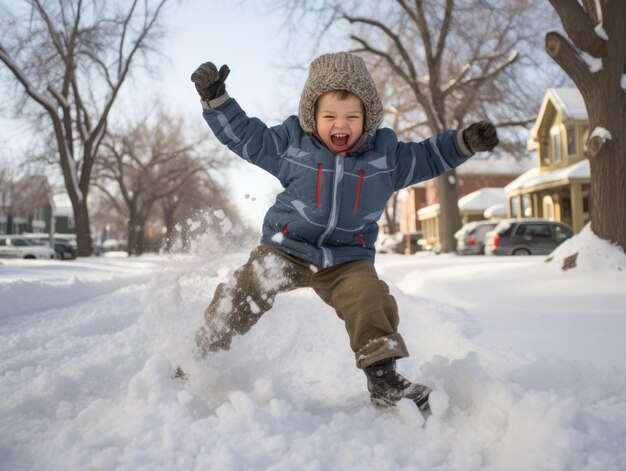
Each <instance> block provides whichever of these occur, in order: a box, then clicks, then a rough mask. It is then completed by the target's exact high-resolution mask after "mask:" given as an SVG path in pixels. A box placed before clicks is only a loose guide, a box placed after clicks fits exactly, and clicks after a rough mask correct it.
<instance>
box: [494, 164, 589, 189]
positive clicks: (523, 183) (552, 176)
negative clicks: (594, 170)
mask: <svg viewBox="0 0 626 471" xmlns="http://www.w3.org/2000/svg"><path fill="white" fill-rule="evenodd" d="M589 177H591V169H590V167H589V160H587V159H585V160H581V161H580V162H577V163H575V164H573V165H570V166H569V167H565V168H560V169H558V170H554V171H553V172H547V173H541V172H540V171H539V168H538V167H535V168H532V169H530V170H529V171H528V172H526V173H524V174H522V175H520V176H519V177H517V178H516V179H515V180H513V181H512V182H511V183H509V184H508V185H506V186H505V187H504V191H505V192H506V193H510V192H512V191H514V190H519V189H521V188H528V187H532V186H537V185H542V184H545V183H551V182H557V181H560V180H569V179H573V178H589Z"/></svg>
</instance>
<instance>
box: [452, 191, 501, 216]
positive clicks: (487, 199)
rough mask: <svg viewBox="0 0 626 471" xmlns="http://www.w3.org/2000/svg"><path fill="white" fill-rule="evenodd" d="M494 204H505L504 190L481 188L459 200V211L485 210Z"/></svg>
mask: <svg viewBox="0 0 626 471" xmlns="http://www.w3.org/2000/svg"><path fill="white" fill-rule="evenodd" d="M496 204H503V205H505V204H506V195H505V194H504V188H490V187H486V188H481V189H480V190H476V191H473V192H471V193H469V194H467V195H465V196H463V197H461V198H459V209H461V210H465V211H476V210H486V209H487V208H489V207H491V206H493V205H496Z"/></svg>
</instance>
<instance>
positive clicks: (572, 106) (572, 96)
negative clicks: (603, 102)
mask: <svg viewBox="0 0 626 471" xmlns="http://www.w3.org/2000/svg"><path fill="white" fill-rule="evenodd" d="M548 93H550V94H551V95H552V97H553V98H554V102H555V103H556V104H557V106H558V107H559V108H560V110H561V111H562V112H563V114H564V115H565V116H567V117H568V118H571V119H589V115H588V114H587V107H586V106H585V100H583V96H582V95H581V94H580V91H579V90H578V88H574V87H570V88H550V89H548Z"/></svg>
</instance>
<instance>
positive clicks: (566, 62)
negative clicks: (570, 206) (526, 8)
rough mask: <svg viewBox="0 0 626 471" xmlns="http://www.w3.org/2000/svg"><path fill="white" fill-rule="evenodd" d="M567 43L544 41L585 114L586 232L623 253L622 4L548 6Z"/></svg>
mask: <svg viewBox="0 0 626 471" xmlns="http://www.w3.org/2000/svg"><path fill="white" fill-rule="evenodd" d="M550 3H551V4H552V6H553V7H554V9H555V10H556V12H557V13H558V15H559V17H560V18H561V22H562V23H563V27H564V29H565V32H566V33H567V36H568V37H569V40H568V39H566V38H565V37H564V36H562V35H561V34H559V33H557V32H550V33H548V34H547V35H546V49H547V51H548V54H549V55H550V57H552V58H553V59H554V60H555V62H556V63H557V64H559V65H560V66H561V67H562V68H563V70H564V71H565V72H566V73H567V75H569V76H570V77H571V78H572V80H573V81H574V83H575V84H576V86H577V87H578V89H579V90H580V92H581V94H582V96H583V99H584V100H585V106H586V107H587V112H588V114H589V129H590V130H591V132H590V135H589V144H588V145H589V157H590V158H589V163H590V166H591V198H590V202H591V211H590V212H591V228H592V229H593V231H594V232H595V233H596V234H597V235H598V236H599V237H600V238H602V239H607V240H611V241H613V242H617V243H618V244H619V245H620V246H621V247H622V248H623V249H624V250H626V196H625V191H624V182H625V181H626V28H625V21H626V2H624V1H609V0H583V1H582V2H580V1H577V0H550Z"/></svg>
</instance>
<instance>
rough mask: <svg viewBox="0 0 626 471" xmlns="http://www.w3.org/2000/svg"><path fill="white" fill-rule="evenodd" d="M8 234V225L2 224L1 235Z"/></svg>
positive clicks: (0, 225) (0, 224)
mask: <svg viewBox="0 0 626 471" xmlns="http://www.w3.org/2000/svg"><path fill="white" fill-rule="evenodd" d="M6 233H7V223H6V222H0V234H6Z"/></svg>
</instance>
